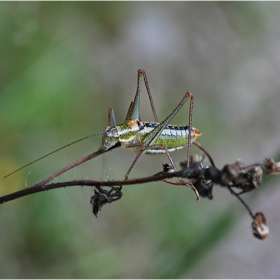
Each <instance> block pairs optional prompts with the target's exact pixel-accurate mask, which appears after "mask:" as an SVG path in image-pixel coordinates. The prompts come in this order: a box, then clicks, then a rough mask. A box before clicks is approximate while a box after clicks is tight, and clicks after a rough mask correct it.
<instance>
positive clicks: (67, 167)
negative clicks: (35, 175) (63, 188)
mask: <svg viewBox="0 0 280 280" xmlns="http://www.w3.org/2000/svg"><path fill="white" fill-rule="evenodd" d="M118 147H120V143H117V144H116V145H115V146H113V147H111V148H110V149H108V150H98V151H96V152H94V153H92V154H90V155H88V156H85V157H83V158H81V159H78V160H76V161H75V162H73V163H71V164H69V165H67V166H65V167H64V168H62V169H60V170H59V171H57V172H55V173H54V174H52V175H51V176H50V177H48V178H47V179H44V180H43V181H41V182H39V183H38V184H36V185H34V186H33V187H40V186H44V185H46V184H47V183H49V182H51V181H52V180H53V179H55V178H57V177H58V176H59V175H61V174H63V173H65V172H66V171H68V170H70V169H72V168H74V167H76V166H78V165H80V164H82V163H84V162H86V161H88V160H90V159H93V158H95V157H97V156H100V155H102V154H104V153H106V152H109V151H112V150H113V149H115V148H118Z"/></svg>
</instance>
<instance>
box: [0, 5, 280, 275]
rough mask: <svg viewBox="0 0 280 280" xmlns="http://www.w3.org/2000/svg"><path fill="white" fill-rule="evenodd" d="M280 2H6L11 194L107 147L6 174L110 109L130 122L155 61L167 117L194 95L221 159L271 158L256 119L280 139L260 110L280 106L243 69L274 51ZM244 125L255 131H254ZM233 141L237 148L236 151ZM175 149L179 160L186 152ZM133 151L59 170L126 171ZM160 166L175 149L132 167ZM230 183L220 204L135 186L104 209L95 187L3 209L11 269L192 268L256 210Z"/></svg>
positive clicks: (6, 266)
mask: <svg viewBox="0 0 280 280" xmlns="http://www.w3.org/2000/svg"><path fill="white" fill-rule="evenodd" d="M268 10H269V12H270V14H268V12H267V11H268ZM278 12H279V5H276V6H273V5H272V4H270V5H269V6H266V5H265V4H256V3H254V4H253V3H243V2H241V3H214V2H212V3H148V2H146V3H137V2H135V3H131V2H104V3H103V2H0V61H1V62H0V120H1V121H0V139H1V157H0V175H1V177H0V194H1V195H5V194H7V193H11V192H14V191H17V190H20V189H22V188H25V187H30V186H32V185H33V184H34V183H36V182H38V181H40V180H42V179H44V178H46V177H47V176H49V175H50V174H52V173H53V172H55V171H57V170H58V169H60V168H62V167H64V166H66V165H67V164H69V163H70V162H73V161H74V160H76V159H78V158H81V157H82V156H85V155H87V154H89V153H91V152H92V151H94V150H97V148H98V147H99V143H100V138H98V139H97V138H95V139H90V140H87V141H84V142H82V143H80V144H77V146H76V145H74V146H73V147H70V148H67V149H65V150H63V151H60V152H59V153H57V154H55V155H52V156H50V157H49V158H47V159H44V160H42V161H40V162H38V163H36V164H35V165H33V166H31V167H28V168H27V169H25V170H22V171H20V172H18V173H16V174H14V175H13V176H12V177H9V178H7V179H3V176H4V175H6V174H7V173H9V172H11V171H12V170H15V169H17V168H19V167H20V166H22V165H24V164H26V163H27V162H30V161H32V160H34V159H36V158H38V157H40V156H42V155H44V154H46V153H48V152H50V151H51V150H54V149H56V148H58V147H60V146H63V145H65V144H67V143H69V142H72V141H74V140H76V139H79V138H81V137H83V136H86V135H89V134H91V133H95V132H98V131H100V130H102V129H103V128H104V127H105V126H106V123H107V109H108V107H112V106H113V107H114V109H115V111H116V115H117V120H118V122H121V121H122V119H124V117H125V114H126V111H127V109H128V105H129V103H130V101H131V100H132V99H133V97H134V93H135V88H136V75H137V69H138V68H144V69H145V70H146V71H147V74H148V78H149V82H150V86H151V89H152V92H153V94H154V98H155V101H156V107H157V108H158V112H159V116H160V118H163V117H165V116H166V115H167V114H168V112H170V111H171V110H173V109H174V107H175V106H176V105H177V103H178V102H179V100H181V98H182V96H183V94H184V92H186V91H187V90H191V91H195V92H194V93H195V94H196V95H195V96H196V99H195V110H194V121H195V127H198V128H199V129H200V130H201V131H202V132H203V139H202V143H203V144H204V145H206V146H207V147H210V150H211V151H213V152H214V155H215V158H216V157H217V159H218V163H221V164H224V163H226V162H224V161H225V160H226V161H233V160H235V157H237V156H240V155H241V156H242V155H243V156H247V159H248V160H252V159H257V160H259V158H260V157H263V156H264V155H266V150H265V149H264V151H263V152H262V151H260V154H257V155H255V154H254V152H255V151H256V150H257V151H259V150H260V149H259V148H258V147H259V146H258V145H257V142H256V147H257V148H254V147H253V148H248V147H250V145H247V144H248V143H251V141H252V140H251V139H252V137H253V138H254V137H255V139H260V138H259V137H258V135H264V132H259V128H258V126H262V127H265V124H266V123H267V122H268V123H269V124H268V125H267V126H266V129H268V130H269V131H268V132H269V133H270V135H272V133H273V131H276V130H277V129H276V124H275V123H272V122H269V121H268V120H267V119H263V118H261V117H259V119H258V116H264V115H266V112H268V110H269V107H257V106H259V104H261V103H262V104H263V99H262V98H263V95H262V94H256V91H254V90H252V92H253V93H252V92H251V95H246V93H244V95H242V94H243V92H245V91H246V89H247V88H246V86H244V84H245V82H246V81H249V82H250V83H251V82H252V84H256V86H257V81H258V80H259V78H258V77H259V75H260V74H259V73H258V72H255V75H256V76H254V77H253V76H250V75H248V76H247V75H242V69H241V67H240V65H241V63H242V62H243V61H244V63H247V62H250V60H249V58H250V57H251V58H252V57H253V58H255V56H256V57H261V55H260V53H261V51H262V49H264V48H265V47H267V48H269V47H268V45H265V42H267V38H272V36H271V37H269V36H268V35H266V34H267V33H266V32H268V30H269V29H270V28H269V27H270V26H271V25H273V24H275V26H277V24H276V23H278V22H277V21H275V22H274V21H273V19H275V16H278V15H279V13H278ZM273 26H274V25H273ZM274 30H275V29H274ZM182 34H183V35H182ZM257 42H259V44H257ZM265 52H266V51H265ZM271 54H273V52H271ZM246 59H247V60H246ZM242 65H243V64H242ZM262 65H263V64H262ZM238 67H240V68H238ZM243 67H245V66H244V65H243ZM252 68H254V69H258V67H252ZM243 69H245V68H243ZM240 72H241V74H240V75H241V76H238V75H239V73H240ZM274 72H275V71H274ZM232 76H233V77H235V78H233V79H231V77H232ZM243 77H244V80H243ZM270 77H271V75H270ZM254 79H255V80H254ZM269 81H270V80H268V82H269ZM268 82H267V83H268ZM237 84H238V85H237ZM270 84H272V83H270ZM231 85H234V86H233V88H232V87H231ZM242 85H243V88H242ZM245 85H246V84H245ZM238 86H240V87H239V88H238ZM244 88H245V90H243V89H244ZM261 90H262V88H260V91H261ZM226 91H228V92H229V94H225V92H226ZM276 91H277V83H276V84H275V85H272V86H271V90H270V91H269V92H271V93H269V92H268V93H267V94H268V95H269V94H270V96H271V97H273V96H274V95H273V93H274V92H276ZM232 92H234V94H231V93H232ZM238 92H241V95H242V98H240V94H239V93H238ZM235 93H236V95H235ZM254 94H255V95H254ZM274 97H275V96H274ZM234 98H236V99H234ZM242 99H243V100H244V102H245V103H246V102H248V100H249V101H250V102H252V103H253V100H254V101H255V103H253V104H254V105H252V106H256V107H254V109H252V110H250V109H249V108H248V109H246V110H245V109H244V110H242V108H245V107H242V106H245V105H244V102H242ZM147 100H148V99H147V96H146V94H145V93H143V101H142V100H141V102H142V104H141V105H142V107H141V112H143V119H144V120H149V119H150V120H152V118H151V117H150V116H151V113H147V111H150V107H149V104H148V101H147ZM257 102H260V103H257ZM248 103H249V102H248ZM276 103H277V102H276ZM266 104H267V103H266ZM226 106H228V107H226ZM235 108H239V109H235ZM240 108H241V109H240ZM252 108H253V107H252ZM256 108H260V109H256ZM262 109H263V111H262ZM186 110H187V109H186ZM247 112H248V113H247ZM141 114H142V113H141ZM178 115H179V116H178V118H175V119H174V123H178V124H185V123H186V119H187V117H186V116H187V114H186V113H185V111H184V113H181V112H180V114H178ZM236 115H237V117H235V116H236ZM238 116H240V118H242V120H244V121H243V122H242V124H240V119H238ZM276 120H277V117H276ZM251 128H252V130H250V129H251ZM254 129H255V130H254ZM243 131H246V132H247V134H249V135H250V133H251V135H253V136H252V137H250V138H247V139H248V140H246V138H245V136H244V133H243ZM258 133H260V134H258ZM247 134H246V135H247ZM241 136H242V137H243V139H242V137H241ZM240 139H241V140H240ZM239 140H240V141H239ZM242 141H243V143H242ZM246 141H248V143H247V142H246ZM259 141H262V140H261V139H260V140H259ZM241 144H244V145H243V148H242V146H241ZM233 145H234V146H235V147H237V148H236V149H231V148H230V149H229V148H228V147H232V146H233ZM273 145H274V146H273ZM270 147H271V150H270V152H271V153H273V152H274V151H276V150H277V149H278V146H277V144H276V143H274V144H271V145H270ZM272 147H274V148H272ZM265 148H267V146H266V147H265ZM239 149H240V150H239ZM242 149H243V150H242ZM254 149H256V150H254ZM194 150H195V149H194ZM221 150H222V151H225V152H220V151H221ZM196 151H197V150H196ZM246 152H248V154H246ZM263 153H264V155H263ZM182 155H183V156H182ZM250 155H253V156H251V157H250ZM254 156H255V157H254ZM267 156H269V155H267ZM174 157H175V161H176V162H177V163H178V162H179V161H181V160H183V159H184V158H185V153H177V154H176V155H175V156H174ZM133 158H134V155H131V154H129V153H128V152H126V151H123V150H121V149H119V151H114V152H112V153H108V154H107V155H106V156H105V157H103V158H102V159H101V158H100V159H97V160H94V161H92V162H88V163H86V164H83V165H82V166H79V167H77V168H75V169H74V170H71V171H69V172H67V174H64V175H63V176H61V177H60V178H57V180H59V181H64V180H73V179H80V178H95V179H99V178H102V179H106V178H107V177H108V178H109V179H119V178H123V176H124V174H125V172H126V170H127V168H128V167H129V165H130V164H131V162H132V160H133ZM162 162H166V158H165V157H161V156H159V157H158V158H157V157H151V158H149V157H148V156H147V157H145V156H144V157H143V158H141V160H140V161H139V162H138V163H137V166H136V167H135V169H134V170H133V172H132V174H131V176H132V177H137V176H144V175H147V174H148V175H150V174H153V173H156V172H157V171H159V169H160V166H161V163H162ZM221 192H222V193H224V194H219V193H218V191H216V190H215V192H214V197H216V196H217V199H214V201H207V200H205V199H202V200H200V201H199V202H196V201H195V195H194V193H193V192H192V191H191V190H190V189H186V188H182V187H174V186H169V185H166V184H163V183H154V184H149V185H140V186H131V187H125V188H124V196H123V198H122V199H121V200H120V201H118V202H116V203H114V204H112V205H106V206H105V207H104V209H102V211H101V213H100V214H99V218H98V219H95V217H94V216H93V214H92V212H91V207H90V205H89V200H90V196H91V195H92V193H93V190H92V189H91V188H80V187H76V188H67V189H60V190H55V191H52V192H46V193H40V194H35V195H31V196H28V197H24V198H21V199H19V200H16V201H13V202H9V203H7V204H5V205H1V207H0V244H1V245H0V277H1V278H182V277H188V275H192V274H191V273H192V271H194V269H195V268H200V262H201V260H202V259H203V258H204V257H205V256H207V254H209V253H210V252H211V251H212V250H213V248H214V247H215V246H216V245H218V244H219V243H220V242H222V241H223V240H225V238H227V237H226V236H227V235H226V233H227V232H229V231H230V230H232V228H233V225H234V224H235V222H236V218H237V217H238V216H239V215H241V213H242V214H243V213H244V212H245V210H244V209H241V207H240V205H239V204H238V206H237V207H236V206H235V205H233V204H231V203H229V202H228V201H231V197H230V196H229V194H228V193H226V192H225V191H224V192H223V191H221ZM227 199H228V200H227ZM255 199H256V198H255ZM253 201H254V198H252V199H251V203H253ZM234 202H236V203H238V202H237V201H234ZM239 208H240V209H239ZM256 208H257V207H256ZM246 215H247V213H246ZM246 217H247V216H246ZM249 225H250V220H249V219H248V227H249ZM243 230H244V229H243ZM247 232H249V233H248V236H249V238H251V239H253V237H252V236H251V234H250V230H249V231H247ZM240 235H241V236H239V237H240V238H242V237H243V236H242V233H241V234H240ZM202 270H203V269H202ZM213 273H214V272H213ZM203 275H208V274H207V272H205V274H203ZM209 275H211V277H215V274H209ZM227 276H229V275H227V274H225V275H224V277H227ZM262 276H263V275H262ZM231 277H232V278H234V275H231ZM263 277H264V276H263Z"/></svg>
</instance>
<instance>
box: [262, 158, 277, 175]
mask: <svg viewBox="0 0 280 280" xmlns="http://www.w3.org/2000/svg"><path fill="white" fill-rule="evenodd" d="M264 168H265V172H266V173H267V174H280V162H275V161H274V159H272V158H267V159H265V161H264Z"/></svg>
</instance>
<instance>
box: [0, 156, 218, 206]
mask: <svg viewBox="0 0 280 280" xmlns="http://www.w3.org/2000/svg"><path fill="white" fill-rule="evenodd" d="M91 155H93V154H91ZM91 155H89V156H91ZM89 156H88V157H89ZM83 159H84V158H83ZM81 160H82V159H81ZM69 166H70V165H69ZM71 166H72V165H71ZM211 168H212V170H211V171H210V169H209V168H208V169H207V170H206V169H201V168H200V167H199V165H198V164H195V165H193V166H191V167H189V168H186V169H184V170H181V171H178V172H174V173H165V174H162V175H156V176H154V175H152V176H149V177H143V178H134V179H128V180H118V181H100V180H74V181H68V182H61V183H52V184H49V185H42V182H43V181H42V182H40V183H39V184H36V185H34V186H32V187H30V188H27V189H23V190H20V191H18V192H14V193H12V194H8V195H5V196H2V197H0V204H2V203H5V202H8V201H11V200H14V199H17V198H20V197H23V196H26V195H30V194H33V193H38V192H42V191H49V190H54V189H58V188H66V187H72V186H95V187H98V186H107V187H112V186H123V185H135V184H144V183H148V182H156V181H162V180H164V179H166V178H175V177H183V178H188V179H194V178H198V177H200V176H202V177H203V178H206V179H214V180H215V181H217V177H216V178H215V176H216V175H214V174H217V172H219V170H218V169H217V168H215V167H211ZM65 169H66V168H63V169H61V171H62V170H65ZM64 172H65V171H64ZM61 174H62V173H61ZM207 174H208V175H207ZM49 178H50V177H49ZM44 181H45V180H44Z"/></svg>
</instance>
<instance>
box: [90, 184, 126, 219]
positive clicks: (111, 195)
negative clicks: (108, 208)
mask: <svg viewBox="0 0 280 280" xmlns="http://www.w3.org/2000/svg"><path fill="white" fill-rule="evenodd" d="M121 189H122V186H120V187H112V188H111V190H110V191H107V190H105V189H102V188H101V187H98V189H95V190H94V195H93V196H92V197H91V199H90V203H91V204H92V212H93V214H94V215H95V217H96V218H97V214H98V212H99V211H100V210H101V208H102V206H103V205H105V204H106V203H111V202H114V201H116V200H119V199H120V198H121V197H122V192H121Z"/></svg>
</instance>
